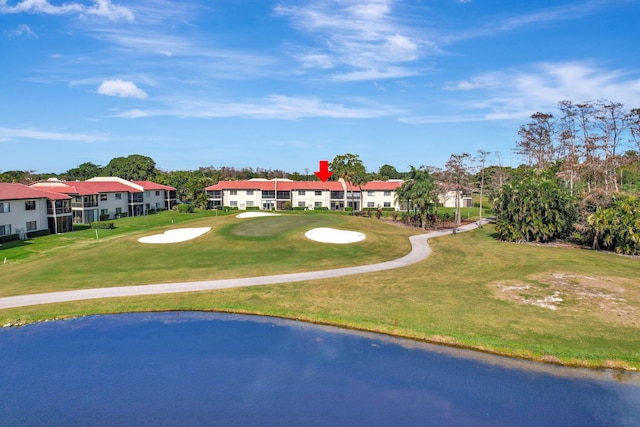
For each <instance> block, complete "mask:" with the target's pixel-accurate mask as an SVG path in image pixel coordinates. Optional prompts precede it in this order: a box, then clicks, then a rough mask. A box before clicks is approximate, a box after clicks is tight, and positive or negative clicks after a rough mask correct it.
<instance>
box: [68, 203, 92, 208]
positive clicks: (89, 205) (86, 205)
mask: <svg viewBox="0 0 640 427" xmlns="http://www.w3.org/2000/svg"><path fill="white" fill-rule="evenodd" d="M71 207H72V208H97V207H98V202H71Z"/></svg>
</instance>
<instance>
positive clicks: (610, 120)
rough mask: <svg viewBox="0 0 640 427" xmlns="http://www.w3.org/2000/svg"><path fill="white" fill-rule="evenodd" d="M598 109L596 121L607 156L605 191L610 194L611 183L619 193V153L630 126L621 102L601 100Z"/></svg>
mask: <svg viewBox="0 0 640 427" xmlns="http://www.w3.org/2000/svg"><path fill="white" fill-rule="evenodd" d="M597 108H598V113H597V115H596V119H597V123H598V127H599V128H600V130H601V131H602V147H603V149H604V155H605V159H604V165H605V171H604V175H605V191H607V192H609V183H610V182H611V183H612V184H613V187H614V191H615V192H618V178H617V174H616V169H617V158H618V155H617V151H618V146H619V145H620V142H621V139H622V135H623V133H624V132H625V131H626V130H627V128H628V126H629V124H628V120H627V117H628V116H627V114H626V113H625V111H624V105H623V104H621V103H619V102H612V101H608V100H601V101H598V103H597Z"/></svg>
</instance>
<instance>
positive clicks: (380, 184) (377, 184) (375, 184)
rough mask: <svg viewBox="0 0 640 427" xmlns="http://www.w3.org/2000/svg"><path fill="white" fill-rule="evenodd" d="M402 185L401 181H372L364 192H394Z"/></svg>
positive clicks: (366, 185)
mask: <svg viewBox="0 0 640 427" xmlns="http://www.w3.org/2000/svg"><path fill="white" fill-rule="evenodd" d="M401 185H402V182H401V181H372V182H367V183H366V184H365V185H364V186H363V187H362V190H364V191H376V190H377V191H394V190H395V189H396V188H399V187H400V186H401Z"/></svg>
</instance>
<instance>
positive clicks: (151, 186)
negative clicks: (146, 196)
mask: <svg viewBox="0 0 640 427" xmlns="http://www.w3.org/2000/svg"><path fill="white" fill-rule="evenodd" d="M131 182H133V183H134V184H138V185H139V186H141V187H142V188H144V189H145V190H166V191H176V189H175V188H173V187H171V186H169V185H163V184H158V183H157V182H153V181H131Z"/></svg>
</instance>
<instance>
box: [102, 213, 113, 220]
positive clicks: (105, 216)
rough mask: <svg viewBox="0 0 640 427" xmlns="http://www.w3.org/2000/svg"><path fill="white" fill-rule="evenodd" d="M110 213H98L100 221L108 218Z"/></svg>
mask: <svg viewBox="0 0 640 427" xmlns="http://www.w3.org/2000/svg"><path fill="white" fill-rule="evenodd" d="M110 216H111V215H109V214H104V215H100V221H106V220H108V219H109V217H110Z"/></svg>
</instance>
